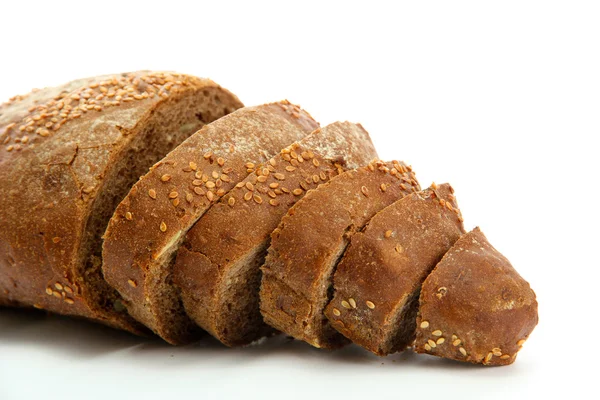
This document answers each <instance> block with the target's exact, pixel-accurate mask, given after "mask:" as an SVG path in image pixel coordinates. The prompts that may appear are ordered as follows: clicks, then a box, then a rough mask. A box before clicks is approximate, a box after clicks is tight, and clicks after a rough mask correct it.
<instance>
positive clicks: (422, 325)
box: [421, 321, 429, 329]
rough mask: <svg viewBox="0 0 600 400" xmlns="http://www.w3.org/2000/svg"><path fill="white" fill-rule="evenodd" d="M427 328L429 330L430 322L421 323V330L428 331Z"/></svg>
mask: <svg viewBox="0 0 600 400" xmlns="http://www.w3.org/2000/svg"><path fill="white" fill-rule="evenodd" d="M427 328H429V322H428V321H423V322H421V329H427Z"/></svg>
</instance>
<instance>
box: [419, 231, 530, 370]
mask: <svg viewBox="0 0 600 400" xmlns="http://www.w3.org/2000/svg"><path fill="white" fill-rule="evenodd" d="M537 322H538V315H537V301H536V298H535V293H534V292H533V290H531V288H530V287H529V284H528V283H527V282H526V281H525V280H524V279H523V278H521V276H520V275H519V274H518V273H517V271H515V269H514V268H513V267H512V265H511V264H510V262H509V261H508V260H507V259H506V258H505V257H504V256H503V255H502V254H500V253H499V252H498V250H496V249H495V248H494V247H493V246H492V245H491V244H490V243H489V242H488V240H487V238H486V237H485V235H484V234H483V233H482V232H481V230H480V229H479V228H475V229H474V230H472V231H471V232H469V233H467V234H466V235H464V236H462V237H461V238H460V239H459V240H458V241H457V242H456V243H455V244H454V246H453V247H452V248H451V249H450V250H449V251H448V253H446V255H445V256H444V258H443V259H442V261H440V263H439V264H438V265H437V266H436V267H435V269H434V271H433V272H432V273H431V274H430V275H429V277H428V278H427V279H426V280H425V282H424V284H423V288H422V291H421V297H420V307H419V316H418V319H417V339H416V341H415V350H416V351H417V352H418V353H427V354H432V355H435V356H438V357H444V358H450V359H454V360H458V361H467V362H471V363H481V364H484V365H507V364H512V363H513V362H514V360H515V358H516V356H517V352H518V351H519V350H520V349H521V346H522V345H523V343H524V341H525V340H526V339H527V338H528V337H529V334H530V333H531V331H533V328H534V327H535V326H536V325H537ZM440 338H444V339H445V340H444V342H443V343H442V344H437V345H436V346H435V347H434V346H432V345H431V343H432V342H433V343H434V344H435V343H436V342H437V341H439V339H440Z"/></svg>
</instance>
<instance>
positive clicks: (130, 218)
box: [125, 211, 133, 221]
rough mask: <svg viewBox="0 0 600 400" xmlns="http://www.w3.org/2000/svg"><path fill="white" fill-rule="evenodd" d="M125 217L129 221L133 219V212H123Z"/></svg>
mask: <svg viewBox="0 0 600 400" xmlns="http://www.w3.org/2000/svg"><path fill="white" fill-rule="evenodd" d="M125 219H126V220H128V221H131V220H132V219H133V214H131V212H130V211H127V212H126V213H125Z"/></svg>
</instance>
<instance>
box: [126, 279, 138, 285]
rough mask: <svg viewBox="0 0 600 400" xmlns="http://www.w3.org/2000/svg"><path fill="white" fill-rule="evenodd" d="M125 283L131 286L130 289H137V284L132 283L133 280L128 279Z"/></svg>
mask: <svg viewBox="0 0 600 400" xmlns="http://www.w3.org/2000/svg"><path fill="white" fill-rule="evenodd" d="M127 283H129V286H131V287H137V282H136V281H134V280H133V279H129V280H128V281H127Z"/></svg>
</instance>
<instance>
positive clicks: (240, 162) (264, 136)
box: [103, 101, 318, 344]
mask: <svg viewBox="0 0 600 400" xmlns="http://www.w3.org/2000/svg"><path fill="white" fill-rule="evenodd" d="M317 127H318V124H317V123H316V122H315V121H314V120H313V119H312V118H311V117H310V115H308V114H307V113H306V112H304V111H302V110H301V109H300V108H299V107H297V106H295V105H292V104H290V103H289V102H287V101H284V102H279V103H273V104H267V105H263V106H258V107H248V108H244V109H240V110H238V111H236V112H233V113H232V114H229V115H228V116H225V117H223V118H221V119H219V120H217V121H215V122H213V123H211V124H209V125H206V126H205V127H204V128H202V129H201V130H200V131H198V132H197V133H195V134H194V135H192V136H191V137H190V138H189V139H188V140H186V141H185V142H184V143H182V144H181V145H180V146H179V147H177V148H176V149H175V150H173V151H172V152H171V153H169V154H168V155H167V156H166V157H165V158H164V159H163V160H162V161H160V162H159V163H157V164H156V165H155V166H153V167H152V168H151V170H150V172H149V173H148V174H147V175H145V176H144V177H142V178H141V179H140V180H139V181H138V183H136V185H135V186H134V187H133V188H132V189H131V191H130V193H129V194H128V195H127V197H126V198H125V199H124V200H123V202H122V203H121V204H120V205H119V206H118V208H117V210H116V212H115V214H114V216H113V218H112V219H111V221H110V223H109V226H108V229H107V231H106V234H105V241H104V248H103V262H104V265H103V271H104V274H105V277H106V279H107V281H108V282H109V283H110V284H111V285H112V286H113V287H115V288H116V289H117V290H118V291H119V293H120V294H121V295H122V296H123V298H124V299H125V300H126V303H127V308H128V310H129V313H130V314H131V315H132V316H133V317H134V318H136V319H137V320H138V321H140V322H142V323H143V324H144V325H146V326H147V327H149V328H150V329H152V330H153V331H154V332H155V333H157V334H158V335H159V336H161V337H162V338H163V339H165V340H166V341H167V342H169V343H172V344H182V343H186V342H189V341H190V340H193V339H194V338H195V337H196V334H197V332H196V330H195V329H194V327H195V324H193V322H192V321H191V320H189V319H188V318H187V317H186V316H185V312H184V311H183V307H182V305H181V304H180V301H179V293H178V291H177V290H176V288H175V287H174V285H173V284H172V282H171V280H172V278H171V268H170V267H171V261H172V259H173V256H174V252H175V251H176V250H177V248H178V247H179V244H180V243H181V242H182V240H183V239H184V237H185V233H186V232H187V230H188V229H189V228H190V227H191V226H192V225H193V224H194V223H195V222H196V221H197V219H198V218H200V217H201V216H202V214H203V213H204V212H206V210H207V209H208V208H209V207H210V206H211V205H212V204H213V203H215V202H216V201H218V200H219V198H220V197H222V196H223V195H225V194H226V193H227V192H228V191H229V190H230V189H232V188H233V187H234V186H235V184H236V183H237V182H239V181H240V180H242V179H244V178H245V177H246V176H247V175H248V173H251V172H253V171H254V168H255V165H259V164H261V163H264V162H265V161H267V160H268V159H269V157H271V156H272V155H273V154H274V153H275V152H277V151H279V149H281V148H282V147H284V146H286V145H289V144H290V143H292V142H294V141H296V140H299V139H301V138H302V137H304V136H305V135H306V134H308V133H309V132H311V131H313V130H314V129H315V128H317Z"/></svg>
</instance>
